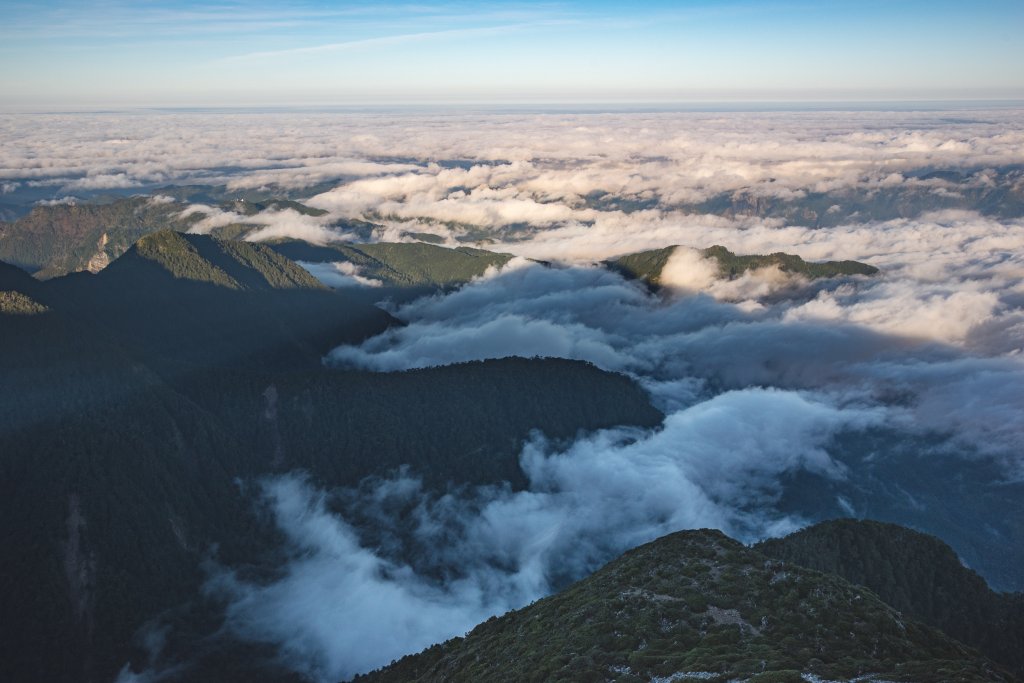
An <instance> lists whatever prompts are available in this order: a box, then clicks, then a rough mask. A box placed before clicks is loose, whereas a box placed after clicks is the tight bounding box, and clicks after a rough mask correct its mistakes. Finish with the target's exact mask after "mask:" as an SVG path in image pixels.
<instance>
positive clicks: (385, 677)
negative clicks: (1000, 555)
mask: <svg viewBox="0 0 1024 683" xmlns="http://www.w3.org/2000/svg"><path fill="white" fill-rule="evenodd" d="M685 674H691V675H690V676H686V675H685ZM801 674H810V675H814V676H818V677H820V678H824V679H828V680H848V679H850V678H853V677H855V676H865V678H858V680H862V681H871V680H887V681H918V682H935V683H939V682H940V681H999V680H1011V676H1010V675H1009V674H1007V673H1005V672H1002V671H1001V670H1000V669H999V668H998V667H997V666H995V665H993V664H992V663H991V662H989V661H987V660H985V659H984V658H983V657H982V656H981V655H979V654H977V653H976V652H974V651H972V650H970V649H969V648H967V647H965V646H963V645H961V644H959V643H957V642H955V641H953V640H952V639H950V638H949V637H947V636H945V635H943V634H941V633H940V632H938V631H936V630H933V629H931V628H929V627H927V626H924V625H922V624H920V623H918V622H915V621H912V620H910V619H907V618H905V617H903V616H901V615H900V614H899V613H898V612H896V611H895V610H894V609H892V608H891V607H889V606H888V605H886V604H885V603H883V602H882V601H881V600H880V599H879V598H878V597H877V596H875V595H874V594H873V593H871V592H870V591H868V590H867V589H865V588H862V587H858V586H854V585H852V584H850V583H848V582H846V581H844V580H843V579H841V578H839V577H838V576H834V575H829V574H822V573H819V572H815V571H811V570H807V569H804V568H801V567H798V566H795V565H791V564H785V563H782V562H780V561H777V560H770V559H768V558H767V557H766V556H764V555H762V554H760V553H758V552H756V551H754V550H751V549H749V548H746V547H744V546H743V545H741V544H740V543H737V542H736V541H733V540H732V539H729V538H728V537H726V536H724V535H723V534H721V533H720V532H717V531H709V530H702V531H683V532H678V533H675V534H671V535H669V536H665V537H663V538H661V539H658V540H657V541H654V542H652V543H649V544H647V545H644V546H641V547H639V548H636V549H634V550H631V551H629V552H627V553H626V554H625V555H623V556H622V557H620V558H619V559H617V560H614V561H613V562H611V563H609V564H608V565H607V566H605V567H604V568H602V569H601V570H599V571H597V572H596V573H594V574H593V575H592V576H590V577H588V578H586V579H583V580H582V581H580V582H578V583H576V584H575V585H573V586H571V587H570V588H568V589H566V590H565V591H563V592H561V593H559V594H557V595H554V596H552V597H550V598H546V599H544V600H540V601H538V602H536V603H534V604H533V605H530V606H529V607H526V608H524V609H521V610H517V611H515V612H511V613H509V614H506V615H505V616H502V617H498V618H495V619H491V620H489V621H487V622H485V623H483V624H481V625H480V626H478V627H476V628H475V629H474V630H473V631H471V632H470V633H469V634H468V635H467V636H466V637H465V638H456V639H453V640H451V641H448V642H447V643H444V644H441V645H436V646H434V647H431V648H429V649H427V650H425V651H424V652H422V653H420V654H418V655H413V656H409V657H405V658H403V659H401V660H399V661H397V662H395V663H393V664H392V665H391V666H389V667H386V668H384V669H382V670H380V671H377V672H374V673H371V674H369V675H366V676H363V677H358V678H357V679H356V680H357V681H360V682H361V683H383V682H390V681H395V682H397V681H402V682H403V683H408V682H411V681H424V682H425V681H467V682H468V681H631V682H632V681H651V680H662V681H666V680H685V679H687V678H699V679H701V680H711V681H727V680H746V681H757V682H762V683H768V682H769V681H771V682H776V683H779V682H782V683H789V682H793V683H797V682H799V681H804V680H807V679H804V678H802V676H801Z"/></svg>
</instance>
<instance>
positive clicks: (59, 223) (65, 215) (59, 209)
mask: <svg viewBox="0 0 1024 683" xmlns="http://www.w3.org/2000/svg"><path fill="white" fill-rule="evenodd" d="M184 208H185V207H184V206H183V205H181V204H176V203H168V202H157V201H154V200H152V199H151V198H149V197H128V198H122V199H117V200H115V201H110V202H80V203H68V204H54V205H48V206H46V205H44V206H36V207H35V208H33V209H32V211H31V212H30V213H29V214H28V215H26V216H22V217H21V218H19V219H17V220H16V221H13V222H11V223H0V260H3V261H6V262H8V263H14V264H17V265H18V266H21V267H22V268H25V269H26V270H28V271H30V272H32V273H35V274H36V276H37V277H40V278H43V279H45V278H50V277H56V276H59V275H64V274H66V273H71V272H75V271H79V270H91V271H96V270H99V269H101V268H103V267H104V266H106V265H107V263H109V262H110V261H112V260H113V259H115V258H117V257H118V256H120V255H121V254H123V253H124V252H125V251H126V250H127V249H128V247H129V246H131V245H132V244H133V243H134V242H135V241H136V240H138V239H139V238H140V237H142V236H143V235H146V234H149V233H151V232H155V231H157V230H166V229H171V230H187V229H188V228H189V226H190V225H191V224H192V223H195V222H196V221H197V220H199V218H200V217H199V216H196V215H193V216H190V217H182V216H181V212H182V210H183V209H184Z"/></svg>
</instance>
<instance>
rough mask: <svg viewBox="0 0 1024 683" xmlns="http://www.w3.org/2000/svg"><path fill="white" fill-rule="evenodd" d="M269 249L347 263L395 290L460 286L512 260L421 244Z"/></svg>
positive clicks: (296, 256) (284, 245)
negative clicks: (395, 288) (393, 287)
mask: <svg viewBox="0 0 1024 683" xmlns="http://www.w3.org/2000/svg"><path fill="white" fill-rule="evenodd" d="M271 247H272V248H273V249H274V250H276V251H278V252H279V253H281V254H283V255H285V256H287V257H288V258H290V259H293V260H295V261H311V262H315V263H327V262H343V263H351V264H352V265H353V266H355V267H356V268H357V269H358V271H359V274H360V275H361V276H362V277H366V278H370V279H373V280H377V281H379V282H381V283H383V284H385V285H390V286H395V287H445V286H449V285H455V284H461V283H463V282H469V281H470V280H472V279H473V278H474V277H479V276H480V275H483V274H484V272H485V271H486V270H487V269H488V268H491V267H493V266H503V265H505V264H506V263H508V262H509V261H510V260H511V259H512V255H511V254H500V253H496V252H492V251H486V250H483V249H473V248H471V247H457V248H454V249H449V248H446V247H440V246H437V245H434V244H426V243H424V242H394V243H389V242H380V243H375V244H336V245H328V246H316V245H311V244H308V243H306V242H300V241H295V240H288V241H281V242H277V243H274V244H272V245H271Z"/></svg>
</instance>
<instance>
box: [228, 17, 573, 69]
mask: <svg viewBox="0 0 1024 683" xmlns="http://www.w3.org/2000/svg"><path fill="white" fill-rule="evenodd" d="M564 23H566V22H564V21H553V20H552V21H543V22H529V23H519V24H505V25H498V26H478V27H473V28H453V29H444V30H439V31H420V32H417V33H400V34H397V35H390V36H380V37H377V38H362V39H359V40H344V41H340V42H337V43H327V44H324V45H311V46H305V47H294V48H287V49H284V50H268V51H263V52H250V53H248V54H242V55H233V56H231V57H227V58H225V59H224V60H221V61H227V62H240V61H253V60H262V59H279V58H281V57H294V56H298V55H304V54H322V53H330V52H350V51H356V50H366V49H373V48H377V47H390V46H394V45H404V44H408V43H419V42H425V41H430V40H449V39H458V38H477V37H481V36H492V35H500V34H505V33H511V32H514V31H522V30H526V29H530V28H539V27H542V26H552V25H556V24H564Z"/></svg>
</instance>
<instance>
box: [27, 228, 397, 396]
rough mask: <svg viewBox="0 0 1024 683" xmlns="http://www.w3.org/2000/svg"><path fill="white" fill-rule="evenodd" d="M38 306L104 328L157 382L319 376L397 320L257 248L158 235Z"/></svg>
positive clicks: (50, 286) (57, 288)
mask: <svg viewBox="0 0 1024 683" xmlns="http://www.w3.org/2000/svg"><path fill="white" fill-rule="evenodd" d="M44 294H45V297H44V303H47V304H48V305H51V306H53V307H55V308H59V309H61V310H64V311H67V312H68V313H69V314H73V315H76V316H77V317H78V318H79V319H80V320H82V321H83V323H85V324H89V325H94V326H100V327H102V328H103V329H104V330H105V331H106V332H107V333H109V335H110V336H111V337H112V338H115V339H117V340H118V343H120V344H122V345H123V346H124V347H125V348H126V349H128V350H129V351H130V352H131V353H132V354H133V355H134V356H135V357H136V358H137V359H139V360H140V361H142V362H144V363H146V364H147V365H148V366H149V367H151V368H153V369H154V370H156V371H158V372H159V373H161V374H163V375H164V376H171V375H175V374H188V373H190V372H196V371H199V372H202V371H204V370H205V369H206V368H208V367H218V368H223V367H235V368H255V367H258V368H259V369H260V370H261V371H268V370H269V371H273V370H277V369H296V368H300V367H302V368H317V367H319V366H320V358H321V357H322V356H323V354H324V353H326V352H327V351H328V350H329V349H330V348H333V347H334V346H336V345H337V344H341V343H346V342H347V343H357V342H358V341H360V340H362V339H365V338H366V337H368V336H371V335H373V334H378V333H380V332H382V331H383V330H384V329H386V328H387V327H388V326H390V325H392V324H394V323H395V322H396V321H395V320H394V319H393V318H392V317H391V316H389V315H388V314H387V313H385V312H384V311H382V310H380V309H379V308H377V307H376V306H374V305H373V299H372V298H371V297H370V296H368V295H367V294H365V293H361V292H356V291H353V292H334V291H331V290H328V289H327V288H325V287H323V286H322V285H321V284H320V283H319V282H318V281H317V280H316V279H315V278H313V277H312V276H311V275H309V273H308V272H306V271H305V270H303V269H302V268H300V267H299V266H297V265H296V264H295V263H293V262H292V261H289V260H288V259H286V258H284V257H282V256H281V255H279V254H277V253H275V252H273V251H271V250H270V249H268V248H267V247H265V246H263V245H259V244H249V243H245V242H229V241H223V240H217V239H215V238H212V237H207V236H203V235H182V234H179V233H174V232H158V233H154V234H152V235H148V236H146V237H144V238H143V239H141V240H140V241H139V242H138V244H136V245H134V246H133V247H132V248H131V249H129V250H128V251H127V252H126V253H125V254H124V255H123V256H122V257H121V258H119V259H117V260H116V261H115V262H114V263H112V264H111V265H110V266H109V267H107V268H105V269H104V270H102V271H101V272H99V273H97V274H96V275H90V274H87V273H76V274H73V275H68V276H65V277H62V278H57V279H54V280H51V281H49V282H47V283H45V289H44Z"/></svg>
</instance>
